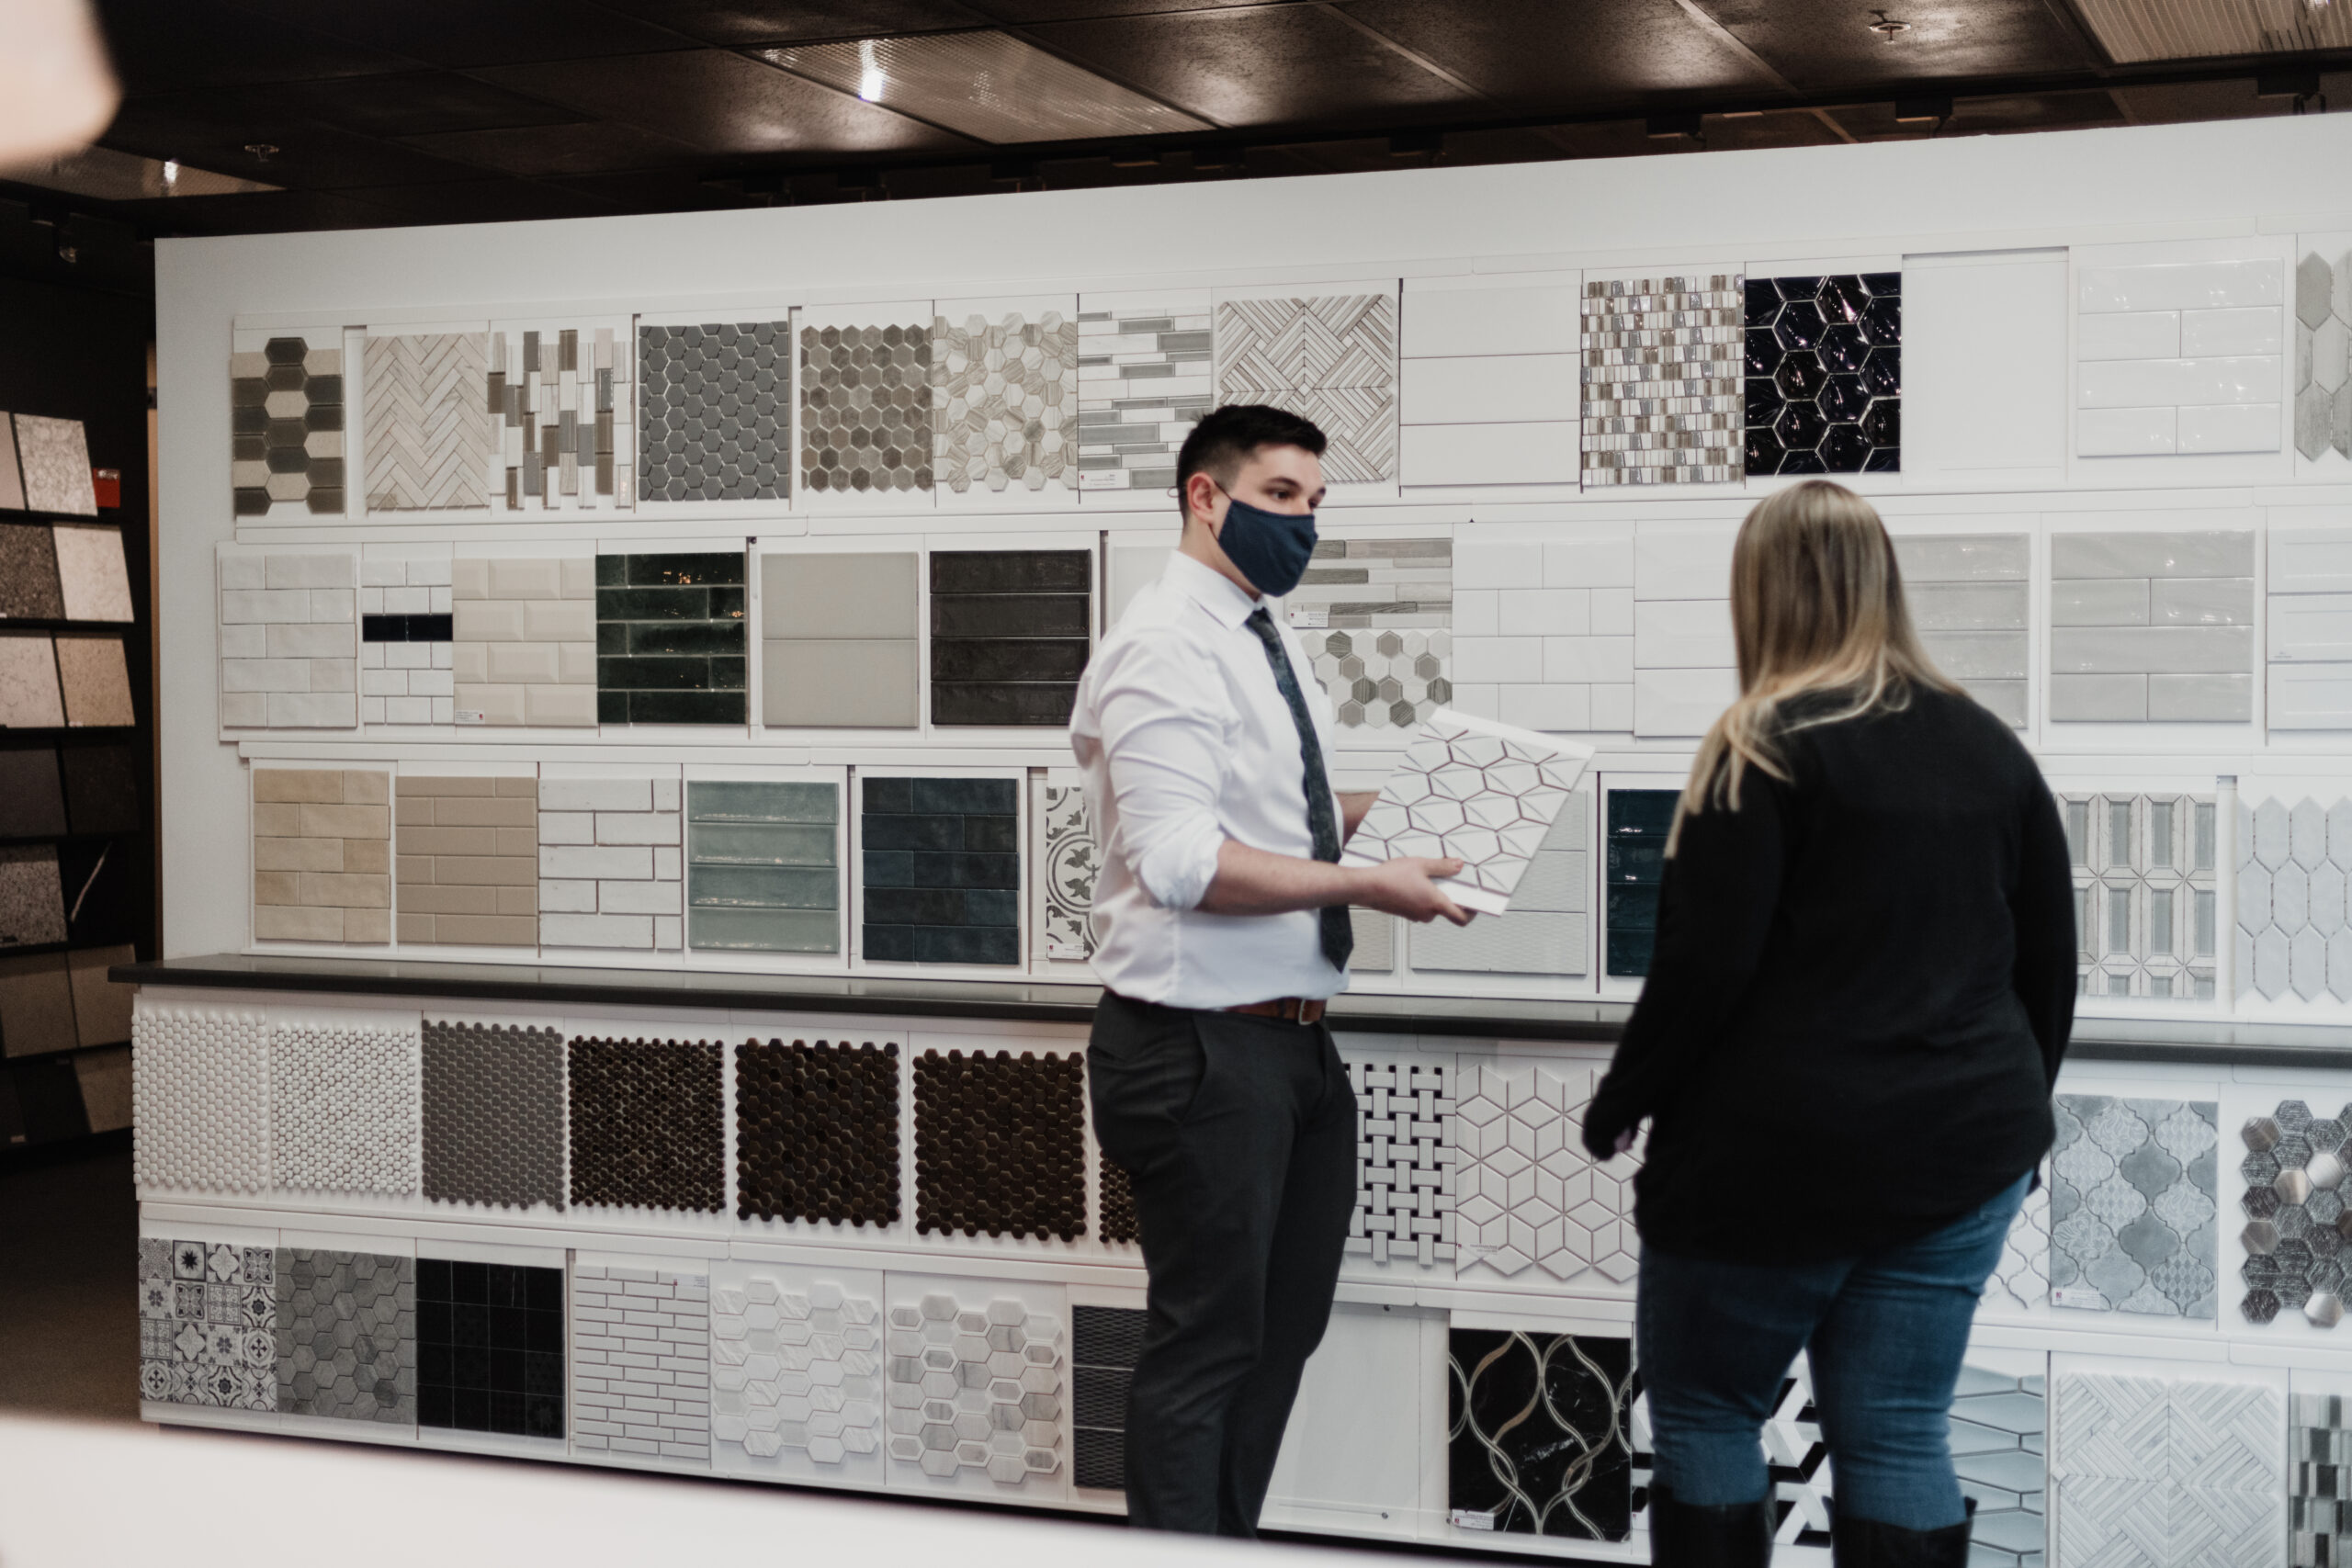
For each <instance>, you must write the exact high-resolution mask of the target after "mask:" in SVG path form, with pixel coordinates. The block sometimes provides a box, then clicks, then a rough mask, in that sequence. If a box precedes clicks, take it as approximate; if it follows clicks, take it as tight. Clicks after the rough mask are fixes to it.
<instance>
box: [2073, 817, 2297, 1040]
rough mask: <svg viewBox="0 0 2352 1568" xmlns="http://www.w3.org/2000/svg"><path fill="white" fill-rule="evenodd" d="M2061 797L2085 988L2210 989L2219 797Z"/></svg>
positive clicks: (2196, 994) (2186, 993)
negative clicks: (2216, 801) (2216, 800)
mask: <svg viewBox="0 0 2352 1568" xmlns="http://www.w3.org/2000/svg"><path fill="white" fill-rule="evenodd" d="M2058 804H2059V810H2060V813H2061V815H2062V817H2063V818H2064V824H2065V829H2066V845H2067V848H2068V850H2069V851H2070V852H2071V853H2072V858H2073V860H2074V864H2075V932H2076V940H2077V941H2078V942H2080V943H2081V944H2082V945H2081V949H2080V951H2079V952H2078V953H2076V955H2075V964H2076V973H2077V982H2076V983H2077V985H2078V986H2079V987H2080V989H2081V990H2082V991H2083V992H2084V993H2085V994H2086V995H2096V996H2107V997H2179V998H2209V997H2211V995H2212V994H2213V956H2214V951H2215V949H2214V935H2215V933H2214V929H2213V928H2214V916H2215V900H2216V898H2217V897H2219V895H2218V894H2217V893H2216V892H2215V889H2214V875H2213V855H2214V848H2213V829H2214V819H2213V811H2214V806H2213V798H2212V796H2211V795H2060V796H2059V800H2058ZM2290 886H2292V876H2291V874H2290ZM2243 904H2244V900H2243V899H2241V907H2243Z"/></svg>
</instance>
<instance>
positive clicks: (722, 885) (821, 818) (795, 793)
mask: <svg viewBox="0 0 2352 1568" xmlns="http://www.w3.org/2000/svg"><path fill="white" fill-rule="evenodd" d="M841 797H842V791H841V785H839V784H786V783H778V784H758V783H737V782H731V781H730V782H725V783H721V782H718V781H712V780H702V779H697V780H694V781H692V782H690V783H689V784H687V785H686V843H685V858H686V873H685V874H686V944H687V945H688V946H690V947H695V948H705V949H714V950H732V951H740V952H752V953H839V952H841V951H842V869H841V831H840V819H841Z"/></svg>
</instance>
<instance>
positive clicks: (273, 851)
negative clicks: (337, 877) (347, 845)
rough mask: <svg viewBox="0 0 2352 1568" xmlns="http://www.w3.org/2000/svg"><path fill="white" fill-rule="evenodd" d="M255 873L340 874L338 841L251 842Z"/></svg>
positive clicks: (274, 840) (341, 859)
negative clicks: (314, 872)
mask: <svg viewBox="0 0 2352 1568" xmlns="http://www.w3.org/2000/svg"><path fill="white" fill-rule="evenodd" d="M342 869H343V840H341V839H255V840H254V870H255V871H341V870H342Z"/></svg>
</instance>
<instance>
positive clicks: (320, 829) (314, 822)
mask: <svg viewBox="0 0 2352 1568" xmlns="http://www.w3.org/2000/svg"><path fill="white" fill-rule="evenodd" d="M391 817H392V813H391V808H390V807H387V806H305V807H302V833H303V836H304V837H306V838H314V839H388V838H390V837H391V833H392V822H391Z"/></svg>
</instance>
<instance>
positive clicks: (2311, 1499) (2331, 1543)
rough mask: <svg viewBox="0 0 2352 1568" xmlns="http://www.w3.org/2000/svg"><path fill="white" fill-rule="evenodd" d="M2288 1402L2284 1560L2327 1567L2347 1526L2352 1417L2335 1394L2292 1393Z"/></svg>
mask: <svg viewBox="0 0 2352 1568" xmlns="http://www.w3.org/2000/svg"><path fill="white" fill-rule="evenodd" d="M2288 1404H2289V1416H2288V1427H2287V1463H2288V1473H2287V1530H2288V1540H2287V1553H2288V1554H2287V1561H2288V1562H2289V1563H2290V1564H2291V1565H2292V1568H2331V1565H2332V1564H2335V1563H2336V1562H2340V1561H2341V1555H2340V1554H2341V1552H2342V1551H2343V1540H2344V1536H2345V1534H2346V1528H2347V1527H2352V1442H2347V1438H2352V1419H2347V1417H2346V1411H2345V1400H2344V1399H2343V1398H2342V1397H2341V1396H2340V1395H2336V1394H2317V1393H2298V1394H2294V1395H2291V1396H2290V1399H2289V1401H2288Z"/></svg>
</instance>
